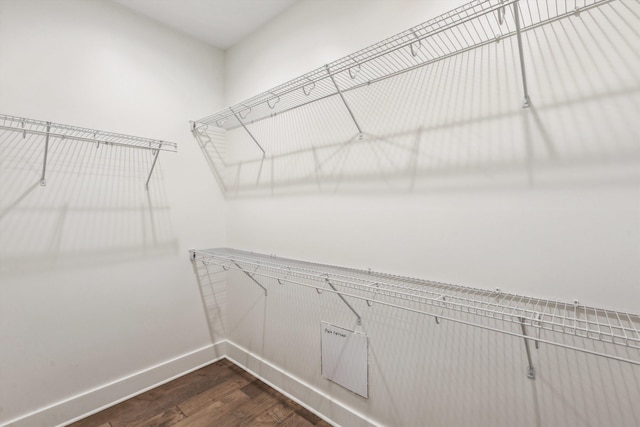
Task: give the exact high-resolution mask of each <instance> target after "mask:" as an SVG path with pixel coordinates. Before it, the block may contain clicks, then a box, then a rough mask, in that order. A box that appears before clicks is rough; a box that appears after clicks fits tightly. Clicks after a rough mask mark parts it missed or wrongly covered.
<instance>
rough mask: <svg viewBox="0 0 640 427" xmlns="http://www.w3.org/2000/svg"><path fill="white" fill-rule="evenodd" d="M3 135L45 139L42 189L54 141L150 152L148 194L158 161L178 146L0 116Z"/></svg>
mask: <svg viewBox="0 0 640 427" xmlns="http://www.w3.org/2000/svg"><path fill="white" fill-rule="evenodd" d="M0 131H3V132H0V138H4V137H5V133H8V134H11V135H13V138H15V135H16V134H17V135H19V134H22V138H23V139H25V138H26V137H27V134H29V135H36V136H41V137H42V138H43V140H44V156H43V161H42V174H41V176H40V185H42V186H46V185H47V180H46V175H47V156H48V153H49V142H50V140H52V139H57V140H60V141H66V140H69V141H80V142H88V143H92V144H96V146H97V147H99V146H100V145H107V146H116V147H127V148H138V149H144V150H150V151H151V153H153V162H152V163H151V169H150V170H149V175H148V176H147V181H146V182H145V189H146V190H148V189H149V181H150V180H151V175H152V174H153V170H154V168H155V166H156V162H157V161H158V155H159V154H160V151H173V152H176V151H178V146H177V144H176V143H175V142H168V141H161V140H159V139H150V138H142V137H139V136H131V135H123V134H120V133H113V132H105V131H101V130H95V129H87V128H81V127H77V126H69V125H63V124H60V123H53V122H47V121H43V120H34V119H27V118H24V117H16V116H8V115H5V114H0Z"/></svg>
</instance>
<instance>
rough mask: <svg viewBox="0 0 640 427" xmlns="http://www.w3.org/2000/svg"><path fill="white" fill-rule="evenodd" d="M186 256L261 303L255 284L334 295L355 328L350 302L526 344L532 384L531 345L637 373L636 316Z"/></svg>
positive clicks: (275, 263) (433, 285) (400, 280)
mask: <svg viewBox="0 0 640 427" xmlns="http://www.w3.org/2000/svg"><path fill="white" fill-rule="evenodd" d="M190 256H191V259H192V261H193V262H201V263H204V264H206V265H217V266H219V267H221V268H222V269H224V270H229V269H233V270H239V271H242V272H243V273H244V274H246V275H247V276H249V277H250V278H251V279H252V280H253V281H254V282H255V283H257V284H258V285H259V286H260V287H261V288H262V289H263V290H264V292H265V295H266V294H267V292H268V287H265V286H264V285H263V284H262V283H261V282H260V281H258V279H259V278H270V279H275V280H277V282H278V283H279V284H281V285H282V284H285V283H289V284H295V285H300V286H304V287H308V288H313V289H316V290H317V291H318V292H321V291H322V292H328V293H334V294H337V295H338V296H339V297H340V298H341V299H342V301H343V302H344V303H345V304H346V305H347V306H348V308H349V309H351V311H353V312H354V314H355V315H356V317H357V320H358V322H360V315H359V314H358V312H357V311H356V310H355V309H354V308H353V306H351V304H349V299H357V300H364V301H366V302H367V305H368V306H369V307H371V306H373V305H376V304H380V305H382V306H387V307H394V308H397V309H402V310H408V311H410V312H414V313H420V314H424V315H426V316H430V317H433V318H434V319H435V321H436V323H440V322H442V321H443V320H444V321H452V322H457V323H461V324H465V325H469V326H474V327H479V328H482V329H486V330H490V331H494V332H499V333H503V334H507V335H512V336H516V337H521V338H524V342H525V346H526V349H527V356H528V358H529V374H528V376H529V378H535V372H534V370H533V366H532V363H531V356H530V351H529V341H533V342H534V343H535V345H536V347H538V346H539V345H540V343H543V344H549V345H553V346H558V347H563V348H567V349H571V350H576V351H580V352H584V353H588V354H593V355H596V356H602V357H606V358H609V359H613V360H618V361H621V362H627V363H631V364H634V365H639V366H640V316H639V315H637V314H629V313H623V312H618V311H614V310H608V309H603V308H596V307H587V306H583V305H579V304H577V303H576V304H571V303H564V302H560V301H552V300H545V299H540V298H532V297H526V296H521V295H515V294H509V293H503V292H499V291H488V290H482V289H476V288H471V287H465V286H457V285H451V284H447V283H440V282H433V281H428V280H422V279H414V278H409V277H402V276H396V275H391V274H384V273H377V272H374V271H370V270H359V269H353V268H344V267H338V266H333V265H325V264H317V263H311V262H306V261H299V260H293V259H287V258H281V257H276V256H274V255H264V254H258V253H253V252H246V251H240V250H235V249H228V248H216V249H202V250H191V251H190ZM527 331H529V333H527ZM567 338H569V339H567Z"/></svg>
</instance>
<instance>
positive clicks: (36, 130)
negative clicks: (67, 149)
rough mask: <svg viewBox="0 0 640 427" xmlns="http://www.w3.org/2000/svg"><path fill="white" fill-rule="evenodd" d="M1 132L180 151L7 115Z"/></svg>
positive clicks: (157, 142)
mask: <svg viewBox="0 0 640 427" xmlns="http://www.w3.org/2000/svg"><path fill="white" fill-rule="evenodd" d="M0 130H5V131H12V132H19V133H22V134H23V135H26V134H27V133H28V134H33V135H42V136H47V135H48V136H49V138H57V139H61V140H71V141H82V142H90V143H94V144H97V145H100V144H103V145H113V146H121V147H129V148H141V149H147V150H162V151H173V152H175V151H177V150H178V146H177V144H176V143H174V142H167V141H161V140H159V139H150V138H142V137H138V136H130V135H123V134H119V133H113V132H105V131H101V130H95V129H87V128H81V127H77V126H69V125H64V124H60V123H52V122H46V121H43V120H34V119H27V118H23V117H15V116H8V115H5V114H0Z"/></svg>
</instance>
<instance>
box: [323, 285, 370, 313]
mask: <svg viewBox="0 0 640 427" xmlns="http://www.w3.org/2000/svg"><path fill="white" fill-rule="evenodd" d="M324 280H325V281H326V282H327V283H328V284H329V286H331V289H333V290H334V292H335V293H336V295H338V296H339V297H340V299H341V300H342V302H343V303H345V304H346V305H347V307H349V310H351V311H353V314H355V315H356V319H357V321H358V325H362V318H361V317H360V315H359V314H358V312H357V311H356V310H355V309H354V308H353V307H352V306H351V304H349V301H347V300H346V299H345V298H344V297H343V296H342V294H341V293H340V292H339V291H338V290H337V289H336V287H335V286H333V283H331V281H330V280H329V278H328V277H327V278H326V279H324Z"/></svg>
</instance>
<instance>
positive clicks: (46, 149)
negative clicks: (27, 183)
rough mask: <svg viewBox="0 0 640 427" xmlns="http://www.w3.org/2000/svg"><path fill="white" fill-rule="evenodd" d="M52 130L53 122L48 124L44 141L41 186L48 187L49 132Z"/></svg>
mask: <svg viewBox="0 0 640 427" xmlns="http://www.w3.org/2000/svg"><path fill="white" fill-rule="evenodd" d="M50 130H51V122H47V135H46V137H45V140H44V160H43V161H42V176H41V177H40V185H41V186H43V187H44V186H45V185H47V180H46V173H47V155H48V154H49V131H50Z"/></svg>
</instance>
